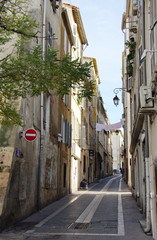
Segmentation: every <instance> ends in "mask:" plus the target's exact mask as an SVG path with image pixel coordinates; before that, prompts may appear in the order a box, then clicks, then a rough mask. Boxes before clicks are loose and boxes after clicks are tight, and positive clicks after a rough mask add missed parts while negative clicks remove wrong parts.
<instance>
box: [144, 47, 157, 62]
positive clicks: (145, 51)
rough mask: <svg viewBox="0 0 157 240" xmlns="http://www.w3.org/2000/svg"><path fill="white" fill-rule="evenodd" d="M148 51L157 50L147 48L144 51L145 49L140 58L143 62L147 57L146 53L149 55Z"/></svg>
mask: <svg viewBox="0 0 157 240" xmlns="http://www.w3.org/2000/svg"><path fill="white" fill-rule="evenodd" d="M148 52H150V53H151V52H157V50H147V49H144V51H143V53H142V55H141V59H140V61H141V62H143V61H144V59H145V57H146V55H147V53H148Z"/></svg>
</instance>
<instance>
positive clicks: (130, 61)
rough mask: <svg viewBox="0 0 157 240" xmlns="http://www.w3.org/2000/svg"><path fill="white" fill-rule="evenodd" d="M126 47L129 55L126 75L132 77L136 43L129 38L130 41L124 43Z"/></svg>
mask: <svg viewBox="0 0 157 240" xmlns="http://www.w3.org/2000/svg"><path fill="white" fill-rule="evenodd" d="M125 45H126V47H128V48H129V54H128V55H127V75H128V76H129V77H131V76H132V75H133V61H134V57H135V51H136V42H135V41H134V38H131V39H130V41H126V42H125Z"/></svg>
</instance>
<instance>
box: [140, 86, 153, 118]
mask: <svg viewBox="0 0 157 240" xmlns="http://www.w3.org/2000/svg"><path fill="white" fill-rule="evenodd" d="M140 106H141V108H140V113H144V114H150V113H152V112H154V98H153V96H152V90H151V87H148V86H143V85H142V86H141V87H140Z"/></svg>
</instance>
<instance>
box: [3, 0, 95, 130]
mask: <svg viewBox="0 0 157 240" xmlns="http://www.w3.org/2000/svg"><path fill="white" fill-rule="evenodd" d="M37 27H38V25H37V23H36V22H35V21H34V20H33V19H32V18H31V17H30V15H29V11H28V9H27V3H26V2H25V1H22V0H14V1H12V0H0V47H1V50H0V51H1V53H3V50H4V49H5V47H6V44H7V43H8V42H9V41H10V40H11V39H12V38H13V36H16V37H18V40H17V41H16V44H15V48H13V51H12V53H10V54H8V55H7V56H5V57H4V58H2V59H1V60H0V122H1V123H5V124H6V120H7V123H8V122H9V124H13V125H18V124H21V117H20V115H19V114H18V112H17V110H16V107H15V102H16V100H17V99H18V98H19V97H22V98H25V97H26V96H28V95H29V96H30V97H33V96H38V95H39V94H40V93H41V92H44V93H46V92H48V91H50V90H55V91H56V94H62V95H63V94H65V93H66V94H68V93H69V90H70V88H73V87H79V88H80V91H79V94H81V96H82V97H88V98H90V97H91V96H92V95H93V89H94V84H93V82H92V80H91V76H90V68H91V63H87V62H86V63H81V62H80V61H78V60H72V59H71V57H70V56H69V55H67V56H65V57H64V58H62V59H58V57H57V51H55V50H53V49H49V51H48V52H47V53H46V54H45V56H44V60H43V55H42V49H41V46H36V47H34V48H32V49H29V50H27V51H26V48H25V47H23V46H25V45H24V42H25V41H27V40H29V39H32V38H36V33H37ZM8 120H9V121H8Z"/></svg>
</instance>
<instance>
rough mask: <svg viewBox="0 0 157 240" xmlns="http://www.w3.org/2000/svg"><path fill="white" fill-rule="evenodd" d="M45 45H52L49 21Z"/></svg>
mask: <svg viewBox="0 0 157 240" xmlns="http://www.w3.org/2000/svg"><path fill="white" fill-rule="evenodd" d="M47 46H48V48H49V47H51V46H52V27H51V24H50V22H48V31H47Z"/></svg>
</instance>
